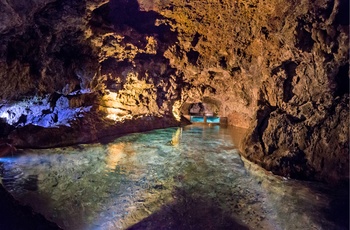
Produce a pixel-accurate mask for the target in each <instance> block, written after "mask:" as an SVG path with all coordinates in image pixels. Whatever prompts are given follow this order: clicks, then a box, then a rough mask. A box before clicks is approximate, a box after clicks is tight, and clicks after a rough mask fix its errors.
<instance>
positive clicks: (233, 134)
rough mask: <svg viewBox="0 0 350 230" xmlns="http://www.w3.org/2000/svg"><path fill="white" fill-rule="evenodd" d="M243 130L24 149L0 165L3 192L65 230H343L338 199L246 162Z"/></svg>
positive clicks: (196, 129)
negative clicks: (241, 153) (239, 147)
mask: <svg viewBox="0 0 350 230" xmlns="http://www.w3.org/2000/svg"><path fill="white" fill-rule="evenodd" d="M242 132H243V131H242V130H241V129H235V128H222V127H220V126H187V127H184V128H168V129H161V130H154V131H151V132H147V133H136V134H130V135H127V136H123V137H120V138H117V139H115V140H113V141H111V142H106V143H99V144H85V145H78V146H73V147H66V148H55V149H41V150H26V151H25V154H23V155H20V156H16V157H9V158H1V159H0V161H1V162H2V165H1V168H2V170H1V171H2V172H1V178H2V184H3V186H4V187H5V188H6V189H7V190H8V191H9V192H10V193H11V194H12V195H13V196H14V197H15V198H16V199H18V200H19V201H20V202H21V203H23V204H28V205H30V206H31V207H33V209H34V210H35V211H37V212H39V213H41V214H43V215H44V216H46V218H47V219H49V220H52V221H53V222H55V223H57V224H58V225H59V226H60V227H62V228H63V229H68V230H69V229H72V230H73V229H74V230H78V229H84V230H85V229H94V230H95V229H142V230H144V229H157V230H161V229H173V230H175V229H176V230H181V229H183V230H184V229H246V227H248V228H250V229H259V230H260V229H293V230H295V229H327V230H328V229H347V224H348V223H347V222H346V221H347V220H346V217H344V215H346V213H345V214H344V213H343V212H344V210H343V209H344V202H346V201H345V200H344V197H345V196H346V194H344V192H342V191H341V192H339V191H337V192H335V191H332V188H329V187H326V186H324V185H322V184H319V183H311V182H300V181H294V180H289V179H286V178H280V177H275V176H273V175H271V174H269V173H266V172H264V171H263V170H260V169H259V168H258V167H255V166H254V165H251V164H249V163H244V162H243V161H242V159H241V158H240V156H239V154H238V150H237V143H238V142H239V139H240V137H241V136H242ZM345 207H346V206H345Z"/></svg>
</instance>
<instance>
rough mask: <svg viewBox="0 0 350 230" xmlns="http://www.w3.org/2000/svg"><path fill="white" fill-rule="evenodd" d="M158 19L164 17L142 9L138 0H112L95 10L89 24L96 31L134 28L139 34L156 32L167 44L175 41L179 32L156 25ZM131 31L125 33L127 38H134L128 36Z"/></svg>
mask: <svg viewBox="0 0 350 230" xmlns="http://www.w3.org/2000/svg"><path fill="white" fill-rule="evenodd" d="M157 19H164V17H163V16H162V15H160V14H159V13H157V12H155V11H152V10H151V11H140V6H139V4H138V2H137V1H136V0H111V1H109V3H106V4H104V5H102V6H100V7H99V8H97V9H95V10H94V11H93V13H92V17H91V20H90V21H89V24H90V25H91V26H92V28H93V30H96V31H101V30H106V31H113V30H114V31H121V32H125V31H127V30H130V29H132V30H135V32H137V33H138V34H156V35H157V38H158V39H159V40H160V41H161V42H163V43H166V44H173V43H175V42H176V41H177V32H174V31H171V30H170V26H169V25H165V24H161V25H158V26H156V25H155V22H156V20H157ZM130 33H132V31H129V32H128V33H123V34H124V35H125V39H126V40H128V39H131V40H132V38H128V34H129V35H131V34H130ZM136 37H138V36H136ZM134 39H135V38H134Z"/></svg>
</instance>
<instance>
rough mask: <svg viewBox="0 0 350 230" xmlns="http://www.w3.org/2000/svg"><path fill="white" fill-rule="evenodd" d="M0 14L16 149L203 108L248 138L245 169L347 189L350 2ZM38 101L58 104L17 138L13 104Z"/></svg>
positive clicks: (50, 1) (2, 89)
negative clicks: (42, 127) (44, 138)
mask: <svg viewBox="0 0 350 230" xmlns="http://www.w3.org/2000/svg"><path fill="white" fill-rule="evenodd" d="M0 6H1V9H3V10H2V11H1V12H0V14H1V18H3V22H4V23H3V24H2V25H1V26H0V51H1V52H0V69H1V71H0V80H1V81H2V82H4V83H5V84H0V100H1V103H2V104H1V105H0V110H1V109H2V110H1V111H3V112H2V114H0V117H2V118H3V123H4V122H5V123H4V124H3V125H2V126H3V127H4V130H5V128H6V130H7V131H4V132H3V133H2V135H3V136H6V135H8V134H9V132H11V130H14V129H15V130H14V131H12V133H11V134H10V137H11V138H13V139H15V140H18V141H17V144H18V145H20V146H28V145H29V146H30V143H32V141H33V140H29V139H28V138H25V137H26V135H29V134H28V133H30V131H28V130H30V129H29V128H28V125H30V124H35V123H34V122H33V121H38V120H39V121H40V122H43V121H45V124H51V128H52V127H55V126H56V127H63V126H64V127H66V128H62V130H66V129H68V128H67V127H69V126H71V131H69V132H73V133H74V132H76V133H77V134H74V135H71V136H70V142H69V143H71V142H72V139H73V142H74V140H75V141H76V142H79V141H81V140H82V139H83V140H85V141H88V137H87V136H86V135H85V136H86V137H85V136H84V135H83V136H84V138H79V135H78V134H79V133H81V132H82V131H83V130H84V132H87V133H89V132H92V133H93V132H95V131H96V129H98V126H95V125H91V122H93V121H92V120H91V117H95V118H96V119H97V120H98V122H97V123H98V124H107V126H108V127H113V126H115V125H117V126H118V127H122V126H123V122H127V123H128V122H132V121H133V120H135V119H141V120H142V119H145V120H147V119H148V118H151V120H153V121H154V122H155V123H156V122H158V121H159V120H162V119H163V121H167V122H165V123H164V124H163V125H162V126H167V125H176V124H179V123H176V121H175V119H178V120H179V118H180V115H181V111H182V112H183V111H184V110H187V109H188V108H189V107H190V105H191V103H199V102H201V103H206V104H209V105H211V106H212V107H213V108H215V112H216V113H217V114H218V115H219V116H224V117H227V118H228V123H229V124H230V125H235V126H240V127H245V128H248V127H249V131H248V135H247V137H246V138H245V140H244V143H243V145H242V147H241V149H242V155H243V156H244V157H246V158H247V159H248V160H250V161H253V162H255V163H258V164H259V165H261V166H263V167H265V168H266V169H268V170H271V171H273V172H274V173H277V174H280V175H284V176H288V177H294V178H300V179H316V180H326V181H341V180H348V179H349V178H348V170H349V150H348V142H349V130H348V121H349V108H348V107H349V99H348V97H349V74H348V72H349V58H348V56H349V31H348V30H349V18H348V9H349V3H348V1H346V0H317V1H314V2H310V1H306V0H296V1H282V0H271V1H265V0H240V1H238V0H236V1H232V0H206V1H203V0H190V1H189V0H165V1H160V0H109V1H108V0H86V1H75V0H61V1H55V0H31V1H26V3H23V2H20V1H11V3H9V2H8V1H5V0H0ZM37 97H42V98H49V100H48V104H49V106H48V107H47V108H46V107H45V108H46V109H44V110H42V111H43V112H42V113H41V114H40V111H39V112H37V113H35V114H36V115H35V116H33V114H34V112H33V111H34V109H30V106H27V107H28V112H27V115H26V116H27V117H33V118H32V120H29V121H28V119H27V120H26V122H23V121H14V122H13V123H11V125H12V126H11V127H8V126H9V124H6V121H7V120H8V117H9V114H11V112H13V111H10V110H9V109H7V108H8V105H9V104H11V103H12V104H13V103H18V101H23V100H27V101H31V100H32V99H31V98H37ZM28 98H29V99H28ZM62 100H64V101H66V102H67V101H68V102H67V103H68V104H69V107H70V109H71V110H70V111H76V113H74V112H72V113H70V115H69V119H68V118H67V119H68V120H67V119H66V118H63V117H61V115H60V114H59V113H58V112H57V109H56V110H55V108H59V102H60V101H62ZM67 103H65V105H67ZM31 106H32V105H31ZM66 107H67V106H66ZM66 107H64V108H66ZM81 109H82V110H81ZM29 110H30V111H31V112H30V111H29ZM35 111H37V110H35ZM81 111H83V113H82V112H81ZM84 111H85V112H84ZM19 113H23V112H19ZM84 113H85V114H89V115H86V116H85V115H84ZM28 114H29V115H30V116H28ZM21 115H22V114H21ZM21 115H19V114H15V115H13V116H12V117H16V119H17V117H18V119H19V118H20V117H21ZM62 116H63V115H62ZM44 117H45V119H46V120H45V119H44ZM84 117H86V118H84ZM51 118H52V119H51ZM6 119H7V120H6ZM35 119H36V120H35ZM50 119H51V120H50ZM22 120H23V117H22ZM62 120H64V121H65V122H64V123H62V122H61V123H59V122H58V121H62ZM7 123H8V122H7ZM146 123H147V124H148V125H147V128H152V127H161V126H159V125H158V126H153V125H152V124H151V123H152V122H146ZM155 123H154V124H155ZM82 124H84V126H83V125H82ZM128 124H129V123H128ZM138 124H140V129H147V128H146V127H142V124H141V122H140V123H138ZM23 125H24V126H25V127H22V128H20V126H23ZM36 125H37V124H36ZM82 127H84V129H82ZM35 129H36V128H35ZM106 129H107V128H106ZM94 130H95V131H94ZM132 130H137V128H135V127H133V128H132ZM124 131H125V132H126V130H125V129H124ZM49 133H50V132H48V135H49ZM97 133H98V132H97ZM55 135H56V134H55ZM57 135H59V134H57ZM57 135H56V136H57ZM92 136H94V137H95V138H98V137H100V136H99V135H97V134H96V135H92ZM72 137H74V138H72ZM65 139H66V138H65V137H64V135H63V137H62V138H61V141H60V142H59V143H61V144H62V143H65V142H64V140H65ZM15 143H16V142H15ZM32 144H33V143H32ZM33 145H34V146H38V145H40V143H39V142H37V143H35V144H33ZM45 146H46V147H47V145H45ZM48 146H50V145H48Z"/></svg>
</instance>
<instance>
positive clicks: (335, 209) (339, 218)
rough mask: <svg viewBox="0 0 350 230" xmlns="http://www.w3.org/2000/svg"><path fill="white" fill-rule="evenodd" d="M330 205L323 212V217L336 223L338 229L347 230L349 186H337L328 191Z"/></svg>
mask: <svg viewBox="0 0 350 230" xmlns="http://www.w3.org/2000/svg"><path fill="white" fill-rule="evenodd" d="M327 194H329V197H330V203H329V207H328V209H327V210H325V211H324V212H325V217H326V218H327V219H328V220H330V221H332V222H334V223H337V225H338V226H339V229H349V226H350V225H349V224H350V222H349V214H350V213H349V207H350V206H349V205H350V203H349V184H342V185H338V186H336V187H334V188H333V190H332V191H328V192H327Z"/></svg>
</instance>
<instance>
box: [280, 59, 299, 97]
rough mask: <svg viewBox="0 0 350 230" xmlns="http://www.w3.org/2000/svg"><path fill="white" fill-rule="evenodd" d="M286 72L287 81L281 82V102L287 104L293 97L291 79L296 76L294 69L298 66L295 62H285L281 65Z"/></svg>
mask: <svg viewBox="0 0 350 230" xmlns="http://www.w3.org/2000/svg"><path fill="white" fill-rule="evenodd" d="M283 66H284V70H285V71H286V75H287V79H285V80H284V82H283V101H284V102H288V101H289V100H290V99H292V97H293V96H294V93H293V84H292V83H293V77H294V76H295V75H296V71H295V69H296V68H297V66H298V64H297V63H295V62H286V63H284V64H283Z"/></svg>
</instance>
